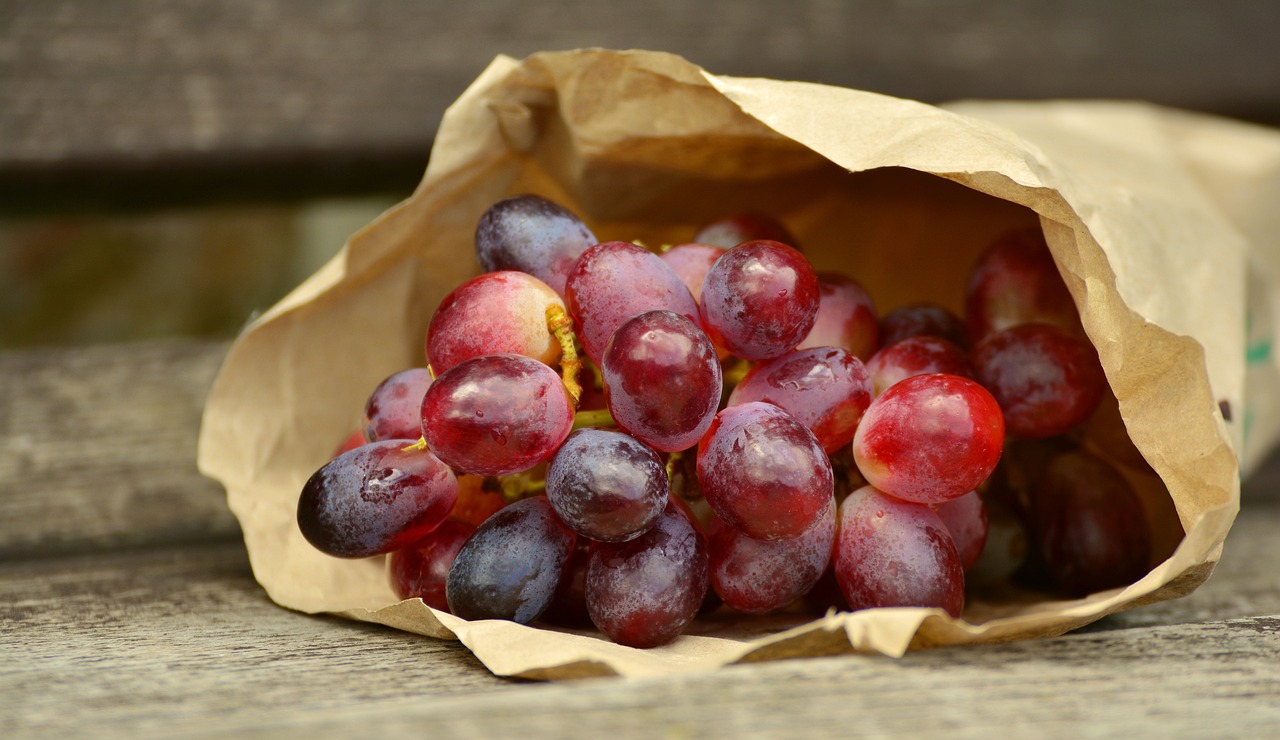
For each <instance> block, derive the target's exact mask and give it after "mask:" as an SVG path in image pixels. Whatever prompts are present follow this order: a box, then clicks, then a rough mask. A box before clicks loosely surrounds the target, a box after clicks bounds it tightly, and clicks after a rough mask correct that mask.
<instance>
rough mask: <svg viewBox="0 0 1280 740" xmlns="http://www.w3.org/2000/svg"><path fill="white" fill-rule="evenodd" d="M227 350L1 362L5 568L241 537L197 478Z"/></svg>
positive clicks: (152, 347)
mask: <svg viewBox="0 0 1280 740" xmlns="http://www.w3.org/2000/svg"><path fill="white" fill-rule="evenodd" d="M226 347H227V345H226V343H224V342H210V341H185V340H171V341H158V342H142V343H137V344H122V345H102V346H93V347H82V348H74V349H50V350H31V351H24V352H6V353H0V561H3V560H7V559H12V558H21V557H35V556H40V555H46V554H49V553H54V552H86V551H93V550H103V549H108V548H114V547H131V546H138V545H144V544H158V543H179V542H202V541H208V540H215V539H222V540H226V539H231V538H235V537H238V536H239V527H238V525H237V524H236V522H235V519H234V518H233V517H232V516H231V514H230V512H229V511H228V510H227V506H226V500H225V494H224V491H223V490H222V487H221V486H219V485H218V484H216V483H214V482H213V481H210V480H208V479H206V478H204V477H202V476H201V475H200V474H199V472H197V471H196V466H195V452H196V436H197V434H198V432H199V427H200V415H201V413H202V410H203V408H204V400H205V395H206V394H207V393H208V389H209V386H210V384H211V383H212V382H213V376H214V373H215V372H216V371H217V368H218V365H219V363H220V362H221V358H222V356H223V355H224V354H225V352H226Z"/></svg>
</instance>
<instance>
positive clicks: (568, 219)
mask: <svg viewBox="0 0 1280 740" xmlns="http://www.w3.org/2000/svg"><path fill="white" fill-rule="evenodd" d="M595 243H596V238H595V235H593V234H592V233H591V230H590V229H588V228H587V227H586V225H585V224H583V223H582V221H581V219H579V218H578V217H577V216H575V215H574V214H573V213H571V212H570V211H568V210H567V209H565V208H564V207H562V206H559V205H557V204H555V203H552V202H551V201H549V200H547V199H546V198H541V197H538V196H536V195H516V196H512V197H510V198H504V199H502V200H500V201H498V202H497V203H494V204H493V205H492V206H490V207H489V210H487V211H485V213H484V215H483V216H481V217H480V223H479V224H477V226H476V256H477V257H478V258H479V260H480V266H481V267H482V268H483V269H484V271H485V272H496V271H498V270H519V271H520V272H527V273H529V274H530V275H533V276H534V277H536V278H538V279H539V280H541V281H542V282H544V283H546V284H547V285H549V286H551V289H552V290H554V291H555V292H557V293H559V294H560V295H564V281H565V278H566V277H567V276H568V275H569V268H571V267H572V266H573V261H574V260H576V259H577V258H578V255H580V254H582V252H583V251H584V250H585V249H586V248H587V247H589V246H591V245H592V244H595Z"/></svg>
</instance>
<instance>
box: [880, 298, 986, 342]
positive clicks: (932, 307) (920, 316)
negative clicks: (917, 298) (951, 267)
mask: <svg viewBox="0 0 1280 740" xmlns="http://www.w3.org/2000/svg"><path fill="white" fill-rule="evenodd" d="M909 337H940V338H942V339H945V340H947V341H948V342H951V343H952V344H954V345H956V346H957V347H960V348H962V349H963V348H965V347H968V346H969V336H968V334H967V333H966V331H965V328H964V322H963V321H961V320H960V317H959V316H956V315H955V314H954V313H952V312H950V311H948V310H947V309H945V308H943V307H942V306H939V305H937V304H936V303H912V304H910V305H906V306H899V307H898V308H895V309H893V310H892V311H890V312H889V313H887V314H885V315H884V317H883V318H881V319H880V346H882V347H888V346H889V345H891V344H894V343H895V342H901V341H902V340H904V339H907V338H909Z"/></svg>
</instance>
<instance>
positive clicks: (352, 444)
mask: <svg viewBox="0 0 1280 740" xmlns="http://www.w3.org/2000/svg"><path fill="white" fill-rule="evenodd" d="M366 444H369V440H367V439H365V438H364V430H363V429H357V430H356V431H354V432H352V433H351V434H348V435H347V438H346V439H344V440H342V444H340V445H338V449H336V450H334V451H333V457H337V456H338V455H341V454H342V453H344V452H350V451H352V450H354V449H355V448H357V447H363V446H364V445H366ZM333 457H331V458H330V459H333Z"/></svg>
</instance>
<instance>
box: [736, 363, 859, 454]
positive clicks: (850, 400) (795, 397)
mask: <svg viewBox="0 0 1280 740" xmlns="http://www.w3.org/2000/svg"><path fill="white" fill-rule="evenodd" d="M750 401H764V402H765V403H771V404H773V405H774V406H777V407H778V408H781V409H782V410H784V411H786V412H787V413H789V414H791V415H792V416H794V417H795V418H796V419H798V420H799V421H800V422H801V423H803V424H804V425H805V426H807V427H808V428H809V431H811V432H813V435H814V436H815V437H817V438H818V443H819V444H821V445H822V448H823V449H824V450H826V451H827V452H828V453H831V452H835V451H836V450H839V449H840V448H842V447H845V446H847V445H848V444H849V443H850V442H851V441H852V440H853V432H854V430H855V429H857V428H858V420H859V419H861V418H862V414H863V412H865V411H866V410H867V406H868V405H869V404H870V403H871V378H870V377H869V376H868V375H867V369H866V368H865V367H863V365H862V363H861V362H860V361H859V360H858V358H857V357H854V356H853V355H851V354H849V353H848V352H846V351H845V350H843V349H839V348H836V347H817V348H814V349H797V350H793V351H791V352H788V353H787V354H785V355H783V356H781V357H778V358H776V359H773V360H769V361H768V362H765V363H763V364H760V365H757V366H756V367H754V368H752V369H751V371H750V372H748V373H747V374H746V376H745V377H743V379H742V380H741V381H739V382H738V385H737V386H736V387H735V388H734V389H733V392H732V393H730V394H729V401H728V405H730V406H736V405H739V404H743V403H748V402H750Z"/></svg>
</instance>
